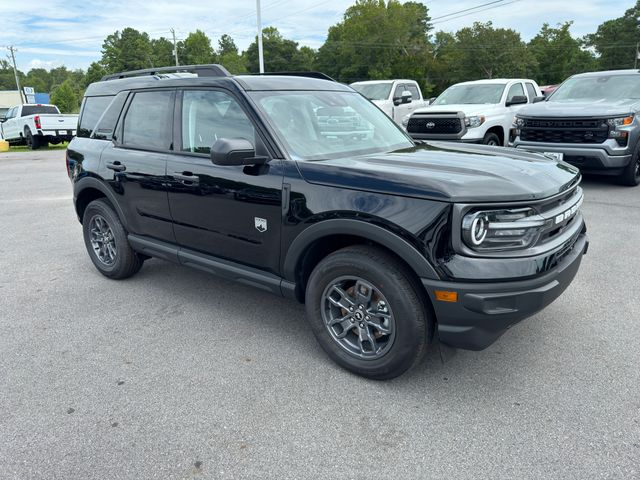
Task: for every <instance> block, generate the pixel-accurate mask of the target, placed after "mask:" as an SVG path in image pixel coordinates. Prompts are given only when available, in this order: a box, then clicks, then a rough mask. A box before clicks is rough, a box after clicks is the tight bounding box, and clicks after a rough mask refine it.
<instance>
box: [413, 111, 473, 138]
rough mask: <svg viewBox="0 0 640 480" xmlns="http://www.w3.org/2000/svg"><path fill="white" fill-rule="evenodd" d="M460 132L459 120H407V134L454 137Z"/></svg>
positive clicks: (417, 118) (427, 118)
mask: <svg viewBox="0 0 640 480" xmlns="http://www.w3.org/2000/svg"><path fill="white" fill-rule="evenodd" d="M461 131H462V121H461V120H460V119H459V118H433V117H416V116H413V117H411V118H410V119H409V123H408V124H407V132H409V133H427V134H447V135H455V134H458V133H460V132H461Z"/></svg>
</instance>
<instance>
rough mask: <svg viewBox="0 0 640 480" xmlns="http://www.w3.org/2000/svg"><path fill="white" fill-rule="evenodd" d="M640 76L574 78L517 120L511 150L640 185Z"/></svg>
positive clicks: (618, 73)
mask: <svg viewBox="0 0 640 480" xmlns="http://www.w3.org/2000/svg"><path fill="white" fill-rule="evenodd" d="M639 114H640V71H638V70H615V71H608V72H592V73H582V74H579V75H574V76H573V77H570V78H569V79H568V80H566V81H565V82H564V83H563V84H562V85H561V86H560V87H559V88H558V89H557V90H556V91H554V92H553V93H552V94H551V95H550V96H549V97H547V98H546V99H545V98H544V97H539V98H536V103H535V104H533V105H527V106H525V107H523V108H522V109H521V110H520V111H519V112H518V114H517V115H516V117H515V122H514V128H513V130H512V138H511V142H510V145H511V146H513V147H515V148H518V149H522V150H528V151H533V152H540V153H544V154H546V155H547V156H548V157H553V158H555V159H557V160H564V161H565V162H567V163H571V164H573V165H575V166H577V167H578V168H580V170H582V171H583V172H586V173H597V174H601V175H615V176H618V178H619V179H620V182H621V183H622V184H624V185H629V186H635V185H638V184H639V183H640V142H639V141H638V139H639V138H640V119H639V118H638V115H639Z"/></svg>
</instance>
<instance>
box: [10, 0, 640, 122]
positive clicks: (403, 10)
mask: <svg viewBox="0 0 640 480" xmlns="http://www.w3.org/2000/svg"><path fill="white" fill-rule="evenodd" d="M638 18H640V0H638V1H637V4H636V5H635V6H634V7H633V8H630V9H628V10H627V11H626V12H624V14H623V15H622V16H620V17H618V18H615V19H613V20H608V21H606V22H604V23H602V24H601V25H599V26H598V29H597V30H596V32H595V33H592V34H589V35H586V36H584V37H582V38H575V37H573V36H572V35H571V32H570V28H571V25H572V22H571V21H566V22H564V23H561V24H558V25H556V26H551V25H549V24H547V23H545V24H544V25H542V28H541V29H540V31H539V32H538V34H537V35H536V36H535V37H533V38H532V39H531V40H530V41H529V42H525V41H523V40H522V38H521V36H520V34H519V33H518V32H517V31H515V30H513V29H509V28H496V27H494V26H493V24H492V23H491V22H487V23H479V22H476V23H473V25H471V26H469V27H464V28H461V29H460V30H458V31H457V32H454V33H450V32H445V31H435V29H434V25H433V24H432V23H431V18H430V16H429V10H428V8H427V6H426V5H424V4H422V3H417V2H405V3H400V2H399V1H398V0H388V1H385V0H357V1H356V3H355V4H354V5H352V6H351V7H349V8H348V9H347V10H346V12H345V13H344V16H343V18H342V21H340V22H339V23H337V24H336V25H333V26H331V27H330V28H329V32H328V35H327V39H326V41H325V42H324V44H323V45H322V46H321V47H320V48H319V49H317V50H315V49H312V48H310V47H307V46H300V45H299V44H298V43H297V42H295V41H293V40H290V39H287V38H284V37H283V36H282V35H281V34H280V32H279V31H278V29H277V28H275V27H267V28H265V29H264V30H263V46H264V62H265V70H266V71H311V70H318V71H321V72H324V73H326V74H328V75H329V76H331V77H333V78H335V79H336V80H338V81H341V82H346V83H351V82H354V81H358V80H370V79H384V78H412V79H415V80H417V81H418V82H419V83H420V85H421V87H422V89H423V91H424V92H425V96H430V95H435V94H438V93H440V92H441V91H442V90H444V89H445V88H447V87H448V86H449V85H451V84H453V83H457V82H460V81H465V80H477V79H481V78H498V77H525V78H533V79H535V80H537V82H538V83H539V84H540V85H545V84H555V83H559V82H561V81H563V80H564V79H565V78H567V77H568V76H570V75H573V74H575V73H580V72H584V71H591V70H611V69H624V68H633V67H634V65H635V63H636V55H637V45H638V42H640V23H639V21H638ZM101 53H102V57H101V58H100V59H99V60H96V61H95V62H93V63H91V65H90V66H89V68H88V69H87V70H86V71H84V70H80V69H78V70H69V69H67V68H66V67H64V66H62V67H58V68H53V69H51V70H49V71H47V70H46V69H43V68H33V69H31V70H29V71H28V72H27V73H26V74H25V73H23V72H18V74H19V76H20V82H21V85H23V86H30V87H34V88H35V90H36V91H39V92H51V101H52V102H53V103H55V104H57V105H58V106H59V107H60V109H61V110H62V111H63V112H77V111H78V109H79V106H80V101H81V99H82V95H83V92H84V90H85V88H86V87H87V85H89V84H90V83H92V82H95V81H97V80H99V79H100V78H101V77H102V76H103V75H105V74H108V73H115V72H120V71H127V70H137V69H142V68H153V67H162V66H170V65H175V57H174V47H173V43H172V42H171V41H170V40H169V39H168V38H165V37H160V38H150V37H149V35H148V34H147V33H146V32H141V31H138V30H136V29H134V28H125V29H123V30H122V31H116V32H114V33H113V34H111V35H109V36H107V38H105V40H104V42H103V44H102V51H101ZM177 55H178V59H179V62H180V64H181V65H190V64H203V63H220V64H222V65H224V66H225V67H226V68H227V69H228V70H229V71H230V72H231V73H233V74H241V73H257V72H258V68H259V67H258V47H257V40H254V41H253V42H252V43H251V44H250V45H249V46H248V47H247V49H246V50H244V51H240V50H239V49H238V47H237V46H236V43H235V41H234V40H233V38H232V37H231V36H229V35H226V34H225V35H222V36H221V37H220V38H219V39H218V42H217V45H216V44H214V43H213V42H212V40H211V39H210V38H209V37H208V36H207V35H206V34H205V33H204V32H202V31H200V30H196V31H195V32H191V33H189V35H187V37H186V38H185V39H184V40H181V41H179V42H178V43H177ZM0 89H3V90H4V89H15V80H14V76H13V70H12V69H11V66H10V64H9V63H8V62H7V61H5V60H0Z"/></svg>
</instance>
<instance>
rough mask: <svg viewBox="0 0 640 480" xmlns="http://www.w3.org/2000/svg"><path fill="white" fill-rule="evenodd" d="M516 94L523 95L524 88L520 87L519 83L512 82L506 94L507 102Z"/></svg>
mask: <svg viewBox="0 0 640 480" xmlns="http://www.w3.org/2000/svg"><path fill="white" fill-rule="evenodd" d="M516 96H524V89H523V88H522V84H521V83H514V84H513V85H511V88H509V93H508V94H507V102H510V101H511V99H512V98H513V97H516Z"/></svg>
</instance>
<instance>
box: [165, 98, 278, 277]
mask: <svg viewBox="0 0 640 480" xmlns="http://www.w3.org/2000/svg"><path fill="white" fill-rule="evenodd" d="M175 125H176V135H175V137H174V142H175V144H176V148H175V150H174V151H173V152H172V153H171V155H170V158H169V161H168V166H167V175H168V177H169V179H170V182H169V203H170V206H171V214H172V216H173V221H174V228H175V234H176V240H177V242H178V243H179V244H180V245H181V246H183V247H185V248H188V249H191V250H196V251H198V252H202V253H205V254H208V255H213V256H216V257H220V258H225V259H230V260H233V261H236V262H240V263H243V264H245V265H249V266H252V267H255V268H260V269H263V270H268V271H271V272H277V271H278V265H279V260H280V259H279V255H278V253H277V252H279V251H280V228H281V221H282V220H281V219H282V207H281V204H282V167H281V161H280V160H277V159H274V160H271V161H270V162H269V163H268V164H266V165H261V166H245V167H243V166H220V165H215V164H213V163H212V161H211V158H210V151H211V146H212V145H213V144H214V142H215V141H216V140H217V139H219V138H239V137H242V138H246V139H248V140H250V141H251V143H253V145H256V144H258V143H259V142H262V138H263V137H260V133H258V128H256V123H255V118H253V116H252V115H251V110H250V109H248V108H245V107H244V106H243V103H242V101H241V99H239V98H237V97H236V96H234V94H233V93H231V92H229V91H227V90H224V89H184V90H183V91H179V92H178V95H177V102H176V120H175Z"/></svg>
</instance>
